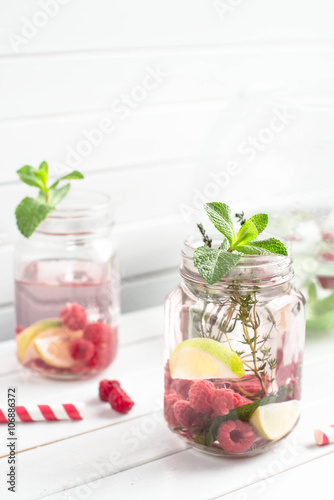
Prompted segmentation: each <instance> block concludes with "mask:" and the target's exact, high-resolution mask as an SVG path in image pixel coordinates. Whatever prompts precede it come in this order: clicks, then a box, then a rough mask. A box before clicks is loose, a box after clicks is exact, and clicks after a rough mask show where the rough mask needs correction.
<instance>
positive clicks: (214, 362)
mask: <svg viewBox="0 0 334 500" xmlns="http://www.w3.org/2000/svg"><path fill="white" fill-rule="evenodd" d="M169 368H170V373H171V377H172V378H182V379H204V378H235V377H242V375H244V373H245V370H244V367H243V364H242V361H241V359H240V358H239V356H238V355H237V354H235V352H233V351H231V349H229V348H228V347H226V346H225V345H223V344H221V343H220V342H217V341H216V340H213V339H205V338H195V339H189V340H185V341H184V342H181V344H179V345H178V346H177V347H176V348H175V349H174V351H173V352H172V355H171V357H170V360H169Z"/></svg>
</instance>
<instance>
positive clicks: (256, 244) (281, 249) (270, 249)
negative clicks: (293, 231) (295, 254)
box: [248, 238, 288, 255]
mask: <svg viewBox="0 0 334 500" xmlns="http://www.w3.org/2000/svg"><path fill="white" fill-rule="evenodd" d="M248 246H252V247H253V248H256V249H257V250H258V253H259V254H261V253H263V252H262V250H266V253H274V254H277V255H288V251H287V249H286V248H285V246H284V245H283V243H282V242H281V241H280V240H277V239H276V238H269V239H268V240H259V241H252V242H250V243H248Z"/></svg>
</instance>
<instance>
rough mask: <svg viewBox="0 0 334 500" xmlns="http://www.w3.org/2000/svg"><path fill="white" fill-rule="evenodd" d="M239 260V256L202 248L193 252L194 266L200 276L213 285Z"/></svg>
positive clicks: (216, 249) (224, 251) (219, 250)
mask: <svg viewBox="0 0 334 500" xmlns="http://www.w3.org/2000/svg"><path fill="white" fill-rule="evenodd" d="M240 259H241V254H239V253H230V252H227V251H226V250H221V249H218V248H209V247H207V246H202V247H200V248H198V249H197V250H196V251H195V252H194V264H195V266H196V267H197V269H198V271H199V273H200V274H201V276H202V277H203V278H204V279H205V280H206V281H207V282H208V283H209V285H213V284H214V283H216V282H217V281H219V280H220V279H221V278H222V277H223V276H224V275H225V274H226V273H228V271H229V270H230V269H232V268H233V267H234V266H235V265H236V264H237V263H238V262H239V260H240Z"/></svg>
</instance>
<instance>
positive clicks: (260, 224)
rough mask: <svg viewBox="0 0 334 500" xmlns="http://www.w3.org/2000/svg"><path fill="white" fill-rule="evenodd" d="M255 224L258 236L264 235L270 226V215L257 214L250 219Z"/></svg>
mask: <svg viewBox="0 0 334 500" xmlns="http://www.w3.org/2000/svg"><path fill="white" fill-rule="evenodd" d="M249 220H251V221H252V222H253V224H254V225H255V227H256V229H257V232H258V234H260V233H262V231H264V230H265V228H266V227H267V225H268V215H267V214H256V215H253V216H252V217H250V219H249Z"/></svg>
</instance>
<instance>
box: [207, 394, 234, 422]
mask: <svg viewBox="0 0 334 500" xmlns="http://www.w3.org/2000/svg"><path fill="white" fill-rule="evenodd" d="M235 394H236V393H235V392H234V391H232V390H231V389H214V391H213V393H212V395H211V400H210V401H211V406H212V411H213V415H212V416H213V418H216V417H218V416H219V415H227V414H228V413H229V411H230V410H233V409H234V408H235V404H234V396H235ZM238 396H239V394H238Z"/></svg>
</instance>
